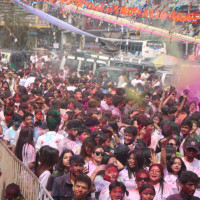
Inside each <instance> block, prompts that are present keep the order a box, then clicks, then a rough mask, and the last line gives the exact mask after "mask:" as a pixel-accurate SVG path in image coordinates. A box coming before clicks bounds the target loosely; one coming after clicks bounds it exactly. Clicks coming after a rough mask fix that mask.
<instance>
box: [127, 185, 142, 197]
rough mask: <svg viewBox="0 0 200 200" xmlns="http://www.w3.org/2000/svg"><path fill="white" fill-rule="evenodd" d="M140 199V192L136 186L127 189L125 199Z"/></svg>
mask: <svg viewBox="0 0 200 200" xmlns="http://www.w3.org/2000/svg"><path fill="white" fill-rule="evenodd" d="M132 199H134V200H140V194H139V191H138V189H137V188H135V189H132V190H130V191H129V195H128V197H127V200H132Z"/></svg>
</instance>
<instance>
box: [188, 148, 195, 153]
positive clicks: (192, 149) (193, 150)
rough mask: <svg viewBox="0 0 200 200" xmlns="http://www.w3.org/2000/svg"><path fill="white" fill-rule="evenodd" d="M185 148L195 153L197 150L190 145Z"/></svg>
mask: <svg viewBox="0 0 200 200" xmlns="http://www.w3.org/2000/svg"><path fill="white" fill-rule="evenodd" d="M187 150H188V151H189V152H191V151H192V152H195V153H196V152H197V150H196V149H194V148H192V147H189V148H187Z"/></svg>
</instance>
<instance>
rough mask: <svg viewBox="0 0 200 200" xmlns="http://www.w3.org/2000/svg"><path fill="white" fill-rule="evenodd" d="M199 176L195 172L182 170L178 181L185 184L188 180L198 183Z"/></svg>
mask: <svg viewBox="0 0 200 200" xmlns="http://www.w3.org/2000/svg"><path fill="white" fill-rule="evenodd" d="M198 181H199V178H198V176H197V174H196V173H194V172H192V171H184V172H182V173H181V176H180V178H179V182H180V183H181V184H186V183H188V182H193V183H198Z"/></svg>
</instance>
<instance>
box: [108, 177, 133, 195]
mask: <svg viewBox="0 0 200 200" xmlns="http://www.w3.org/2000/svg"><path fill="white" fill-rule="evenodd" d="M116 187H120V188H121V189H122V191H123V192H124V193H125V194H126V196H128V194H129V193H128V191H127V190H126V186H125V185H124V183H122V182H119V181H113V182H112V183H111V184H110V185H109V191H110V192H111V191H112V189H114V188H116Z"/></svg>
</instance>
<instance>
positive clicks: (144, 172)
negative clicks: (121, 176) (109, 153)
mask: <svg viewBox="0 0 200 200" xmlns="http://www.w3.org/2000/svg"><path fill="white" fill-rule="evenodd" d="M141 174H146V175H147V177H148V178H149V171H147V170H146V169H139V170H138V171H137V172H136V174H135V177H136V178H137V177H140V175H141Z"/></svg>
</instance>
